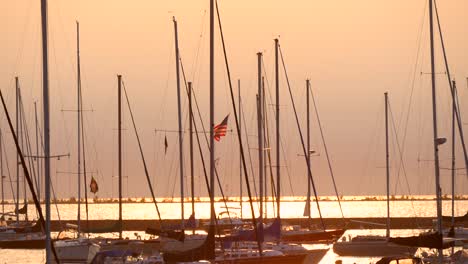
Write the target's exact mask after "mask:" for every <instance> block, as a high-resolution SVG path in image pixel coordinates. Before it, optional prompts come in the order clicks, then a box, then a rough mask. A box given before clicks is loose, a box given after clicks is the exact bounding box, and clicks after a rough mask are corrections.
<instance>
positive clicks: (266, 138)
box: [262, 56, 276, 217]
mask: <svg viewBox="0 0 468 264" xmlns="http://www.w3.org/2000/svg"><path fill="white" fill-rule="evenodd" d="M262 63H263V56H262ZM262 68H263V69H264V68H265V67H262ZM264 71H265V70H264ZM263 80H264V79H263ZM267 82H268V81H267ZM262 88H263V95H265V90H266V89H265V82H264V81H263V82H262ZM264 98H265V97H264ZM270 99H271V98H270ZM262 107H263V112H264V118H263V124H264V126H263V131H264V132H263V135H264V136H263V137H264V142H265V143H266V144H265V148H266V149H267V158H268V167H269V169H270V187H271V194H272V195H271V197H274V196H275V195H274V194H276V189H275V181H274V177H273V168H272V166H271V147H270V129H269V128H268V111H266V100H264V101H263V104H262ZM266 165H267V164H265V166H266ZM265 171H266V170H265ZM266 186H267V182H266V179H265V199H267V201H266V202H268V195H267V188H266ZM267 208H268V207H267V206H265V215H266V216H267V212H266V209H267ZM273 213H276V209H275V203H273ZM275 217H276V215H275Z"/></svg>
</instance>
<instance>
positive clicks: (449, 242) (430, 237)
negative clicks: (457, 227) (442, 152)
mask: <svg viewBox="0 0 468 264" xmlns="http://www.w3.org/2000/svg"><path fill="white" fill-rule="evenodd" d="M434 10H435V13H436V18H437V25H438V29H439V34H440V40H441V47H442V51H443V55H444V63H445V69H446V73H447V79H448V81H449V86H450V89H451V91H450V92H451V95H452V103H453V106H452V109H453V111H452V138H454V135H455V133H454V129H455V128H454V126H455V124H454V122H455V118H456V119H457V125H458V129H459V136H460V139H461V146H462V148H463V154H464V161H465V170H466V171H467V172H468V166H467V165H468V158H467V150H466V146H465V143H464V138H463V130H462V125H461V120H460V114H459V112H458V110H457V104H456V103H455V101H456V100H455V98H456V88H455V83H454V82H452V80H451V76H450V70H449V67H448V62H447V56H446V53H445V45H444V41H443V37H442V30H441V27H440V21H439V15H438V11H437V5H436V2H435V1H433V0H429V30H430V34H429V38H430V58H431V88H432V89H431V90H432V124H433V147H434V176H435V194H436V208H437V210H436V211H437V220H436V228H435V230H434V231H432V232H427V233H423V234H420V235H419V236H412V237H404V238H392V239H391V241H393V242H394V243H398V244H401V245H412V246H418V247H425V248H434V249H437V254H436V255H435V256H434V257H430V258H429V261H430V263H431V262H432V261H434V262H437V263H452V262H451V260H450V259H447V257H445V256H444V255H443V249H445V248H449V247H453V245H454V241H453V239H445V238H444V237H443V235H444V230H443V223H442V221H443V217H442V190H441V185H440V167H439V147H440V145H442V144H444V143H445V142H446V141H447V140H446V139H445V138H442V137H438V130H437V104H436V98H437V95H436V78H435V74H436V73H435V55H434V15H433V13H434ZM453 151H454V141H453V142H452V157H454V152H453ZM452 162H453V159H452ZM452 166H454V165H452ZM452 169H454V167H452ZM467 175H468V174H467ZM454 220H455V219H452V221H454ZM455 254H456V253H453V252H452V256H453V255H455ZM462 263H464V262H462Z"/></svg>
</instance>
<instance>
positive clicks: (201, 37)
mask: <svg viewBox="0 0 468 264" xmlns="http://www.w3.org/2000/svg"><path fill="white" fill-rule="evenodd" d="M205 16H206V10H203V16H202V23H201V30H200V31H201V32H200V37H199V38H198V43H197V52H196V55H195V60H194V61H193V64H192V69H193V71H192V78H193V79H194V78H195V72H196V69H197V66H198V65H199V63H198V58H199V54H200V47H201V43H202V40H203V37H204V36H205V34H204V32H205V20H206V19H205Z"/></svg>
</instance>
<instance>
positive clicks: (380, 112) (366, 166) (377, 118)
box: [358, 102, 384, 193]
mask: <svg viewBox="0 0 468 264" xmlns="http://www.w3.org/2000/svg"><path fill="white" fill-rule="evenodd" d="M377 109H378V110H377V111H376V112H375V113H376V116H375V117H374V120H375V124H374V126H373V128H374V129H373V130H372V131H371V134H370V135H369V136H368V137H367V138H370V140H369V144H368V146H367V151H366V153H365V156H364V160H365V162H366V163H365V164H364V168H363V169H362V173H361V174H360V175H361V176H360V177H359V179H358V182H362V180H363V179H362V177H363V176H367V174H368V171H369V167H370V163H371V157H375V156H376V153H377V151H376V150H374V153H373V154H374V155H372V150H373V149H372V146H375V144H374V142H379V141H378V140H377V137H378V135H380V134H381V133H377V131H380V127H381V126H380V125H381V123H383V122H381V117H382V116H383V109H384V105H383V102H381V103H380V104H379V106H378V108H377ZM359 186H360V185H359ZM358 193H360V188H358Z"/></svg>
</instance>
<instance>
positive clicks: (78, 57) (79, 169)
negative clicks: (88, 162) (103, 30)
mask: <svg viewBox="0 0 468 264" xmlns="http://www.w3.org/2000/svg"><path fill="white" fill-rule="evenodd" d="M76 61H77V81H78V83H77V86H76V87H77V106H78V108H77V122H78V124H77V130H78V134H77V136H78V145H77V166H78V172H77V173H78V214H77V221H78V235H79V234H80V231H81V226H80V225H81V118H80V117H81V68H80V23H79V22H78V21H76Z"/></svg>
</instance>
